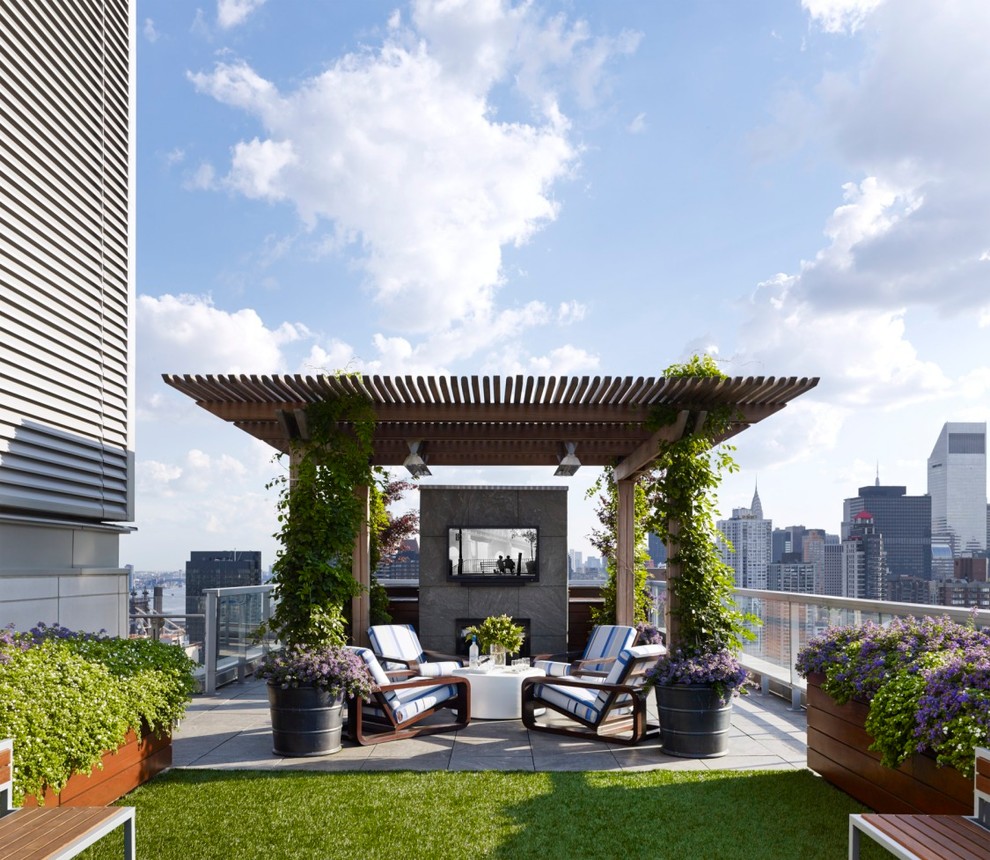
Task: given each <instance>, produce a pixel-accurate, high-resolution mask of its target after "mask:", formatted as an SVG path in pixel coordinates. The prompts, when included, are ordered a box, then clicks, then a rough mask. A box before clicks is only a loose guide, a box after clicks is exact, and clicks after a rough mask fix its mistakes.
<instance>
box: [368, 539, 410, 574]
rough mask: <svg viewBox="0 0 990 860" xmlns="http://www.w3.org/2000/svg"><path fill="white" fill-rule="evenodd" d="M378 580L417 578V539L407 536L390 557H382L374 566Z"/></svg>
mask: <svg viewBox="0 0 990 860" xmlns="http://www.w3.org/2000/svg"><path fill="white" fill-rule="evenodd" d="M375 578H376V579H378V580H391V579H405V580H417V581H418V580H419V541H417V540H416V539H415V538H409V539H407V540H404V541H403V542H402V545H401V546H400V547H399V551H398V552H397V553H396V554H395V555H394V556H391V557H390V558H383V559H382V560H381V561H380V562H379V563H378V567H376V568H375Z"/></svg>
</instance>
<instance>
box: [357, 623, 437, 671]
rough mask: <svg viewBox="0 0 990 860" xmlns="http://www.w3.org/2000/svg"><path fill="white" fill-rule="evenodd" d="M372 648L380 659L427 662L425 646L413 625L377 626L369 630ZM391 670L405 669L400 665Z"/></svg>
mask: <svg viewBox="0 0 990 860" xmlns="http://www.w3.org/2000/svg"><path fill="white" fill-rule="evenodd" d="M368 639H369V640H371V647H372V649H373V650H374V652H375V653H376V654H377V655H378V656H379V657H384V658H386V664H387V662H388V661H387V658H388V657H398V658H399V659H400V660H413V661H415V662H417V663H425V662H426V654H424V653H423V646H422V645H420V644H419V637H418V636H417V635H416V631H415V630H413V626H412V625H411V624H376V625H374V626H373V627H369V628H368ZM387 668H389V669H399V668H404V667H403V666H401V665H399V664H395V665H390V666H387Z"/></svg>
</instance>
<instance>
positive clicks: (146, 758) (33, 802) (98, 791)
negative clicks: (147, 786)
mask: <svg viewBox="0 0 990 860" xmlns="http://www.w3.org/2000/svg"><path fill="white" fill-rule="evenodd" d="M14 755H15V756H16V755H17V750H16V749H15V750H14ZM171 765H172V735H171V734H168V735H166V736H165V737H163V738H156V737H155V736H154V735H152V734H148V735H145V737H144V738H142V739H141V740H140V741H139V740H138V739H137V736H136V735H135V734H134V732H128V733H127V740H126V741H125V742H124V745H123V746H121V747H119V748H118V749H117V751H116V752H107V753H104V754H103V770H100V769H99V768H98V767H97V768H93V772H92V773H91V774H84V773H76V774H73V775H72V776H71V777H69V781H68V782H67V783H66V785H65V788H63V789H62V791H61V793H59V794H55V793H54V792H53V791H52V790H51V789H46V790H45V806H46V807H49V806H50V807H55V806H106V805H107V804H108V803H113V802H114V801H115V800H119V799H120V798H121V797H123V796H124V795H125V794H127V792H129V791H132V790H133V789H135V788H137V787H138V786H139V785H143V784H144V783H146V782H147V781H148V780H149V779H151V778H152V777H153V776H154V775H155V774H158V773H161V772H162V771H163V770H165V769H166V768H167V767H170V766H171ZM37 805H38V800H37V798H36V797H34V796H33V795H28V796H27V797H25V798H24V806H37Z"/></svg>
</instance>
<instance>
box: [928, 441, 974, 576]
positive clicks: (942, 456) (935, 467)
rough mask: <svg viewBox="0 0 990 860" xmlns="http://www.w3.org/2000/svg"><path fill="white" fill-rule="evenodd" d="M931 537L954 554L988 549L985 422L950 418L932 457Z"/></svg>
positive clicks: (929, 471)
mask: <svg viewBox="0 0 990 860" xmlns="http://www.w3.org/2000/svg"><path fill="white" fill-rule="evenodd" d="M928 495H930V496H931V497H932V540H933V541H936V540H938V541H939V542H944V543H947V544H948V545H949V546H950V547H952V554H953V556H955V557H956V558H958V557H959V556H961V555H966V554H973V553H980V552H984V551H985V550H986V548H987V425H986V422H983V423H973V422H966V423H963V422H948V423H946V424H944V425H943V426H942V432H941V433H940V434H939V437H938V440H937V441H936V442H935V447H934V448H933V449H932V453H931V456H930V457H929V458H928Z"/></svg>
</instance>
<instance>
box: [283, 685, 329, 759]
mask: <svg viewBox="0 0 990 860" xmlns="http://www.w3.org/2000/svg"><path fill="white" fill-rule="evenodd" d="M268 704H269V706H270V708H271V715H272V752H274V753H275V755H283V756H292V757H296V756H316V755H329V754H330V753H335V752H338V751H339V750H340V746H341V744H340V737H341V732H342V729H343V724H344V721H343V707H344V701H343V699H341V698H334V697H333V696H331V695H330V694H329V693H327V692H326V691H325V690H320V689H319V688H317V687H313V686H308V687H289V688H288V689H282V687H280V686H278V685H276V684H271V683H270V684H268Z"/></svg>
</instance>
